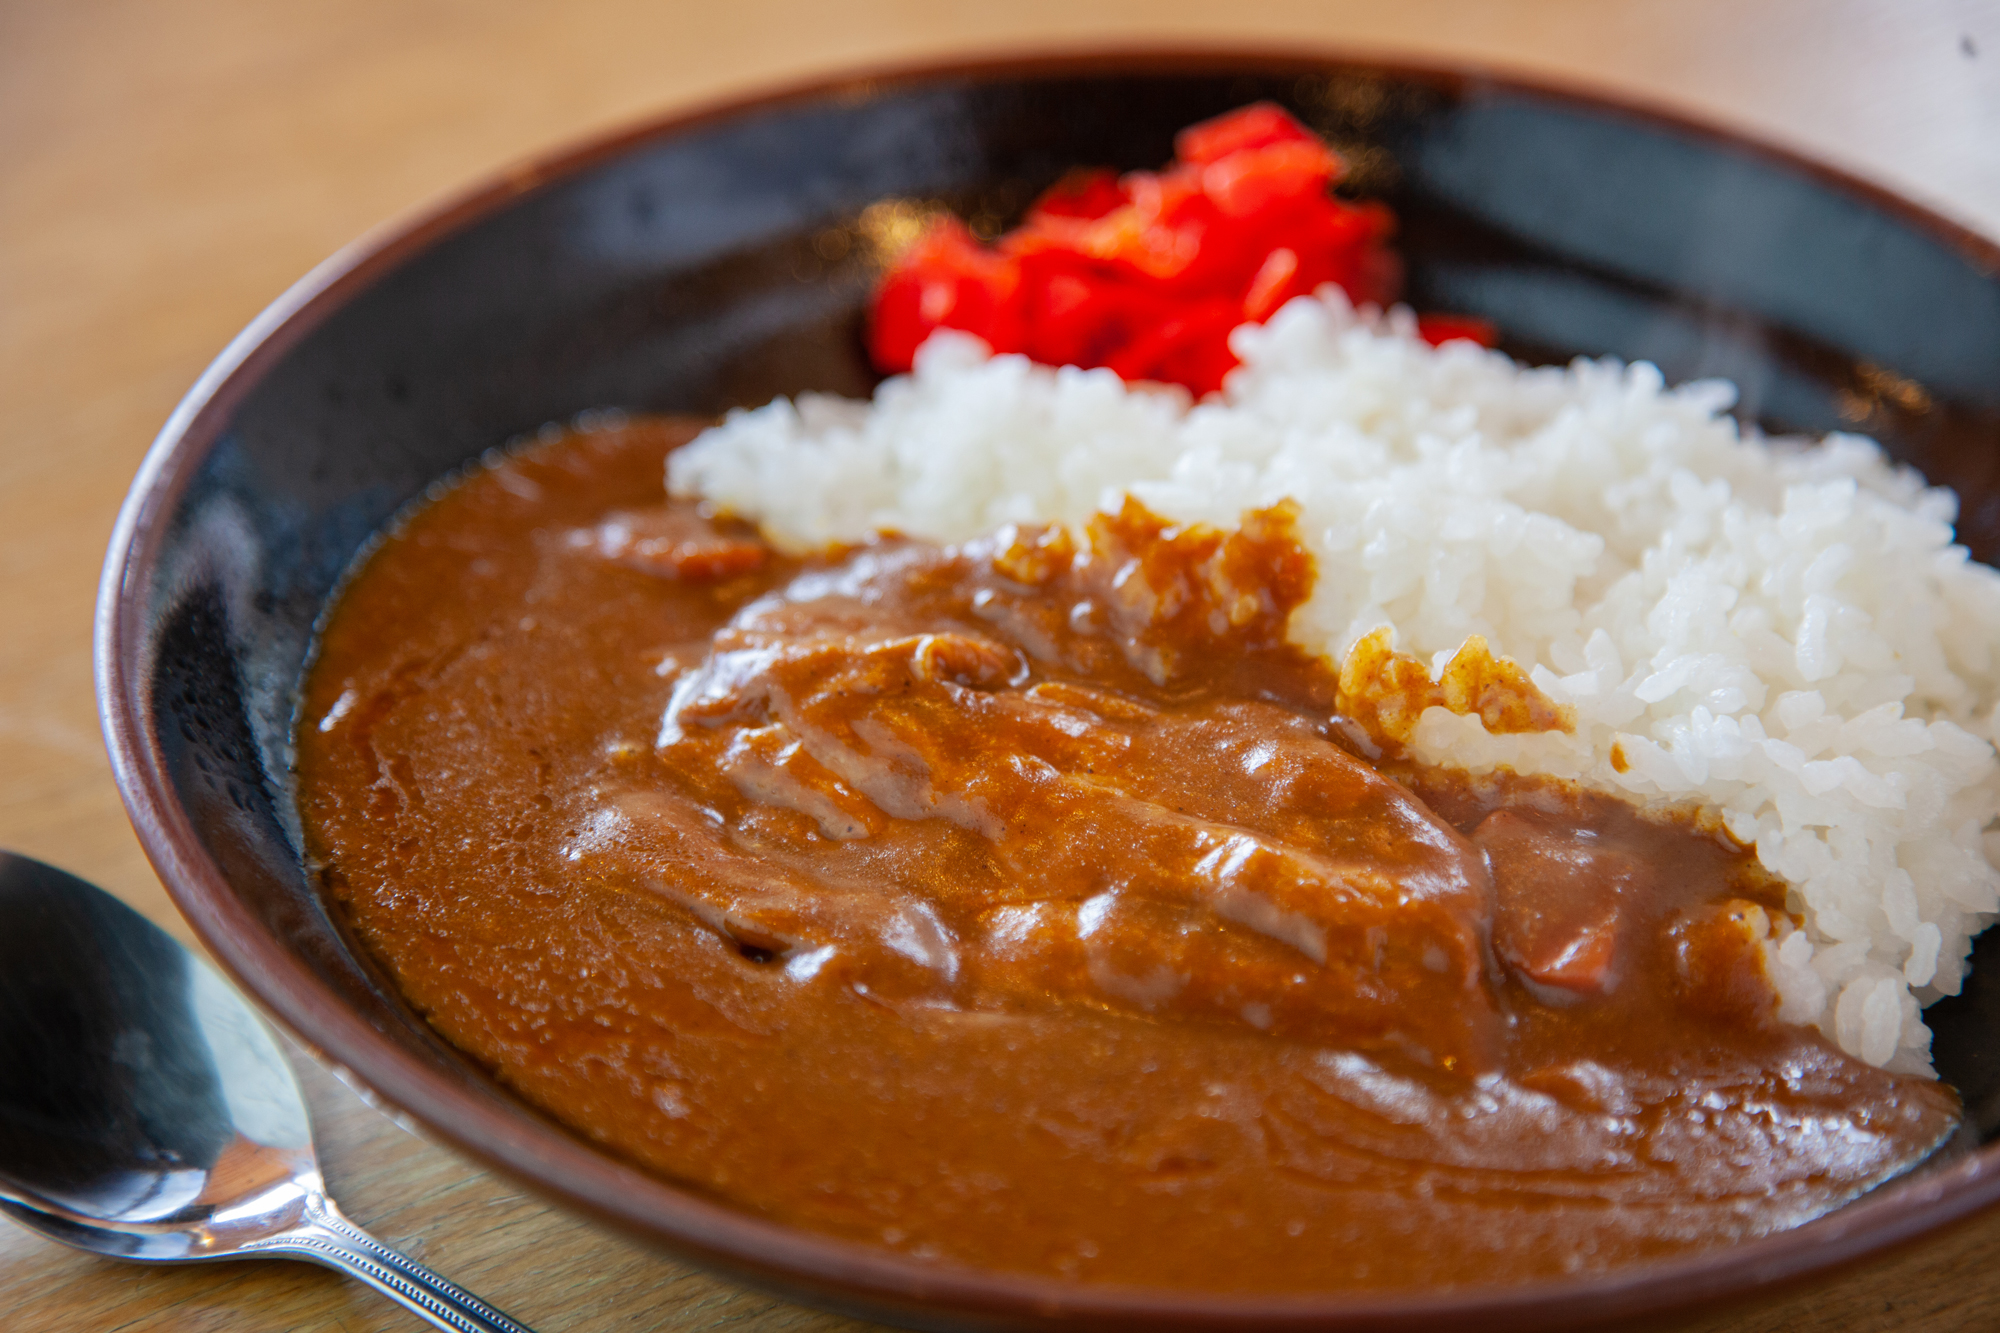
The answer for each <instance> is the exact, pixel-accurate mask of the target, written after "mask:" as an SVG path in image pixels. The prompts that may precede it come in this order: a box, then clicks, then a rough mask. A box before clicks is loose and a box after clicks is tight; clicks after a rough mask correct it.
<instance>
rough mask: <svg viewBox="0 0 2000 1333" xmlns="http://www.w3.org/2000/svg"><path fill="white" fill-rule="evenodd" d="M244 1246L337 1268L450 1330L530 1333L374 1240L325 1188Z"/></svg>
mask: <svg viewBox="0 0 2000 1333" xmlns="http://www.w3.org/2000/svg"><path fill="white" fill-rule="evenodd" d="M244 1249H245V1251H249V1250H252V1249H254V1250H257V1251H260V1252H262V1253H264V1254H285V1255H290V1256H292V1257H293V1258H296V1259H305V1260H308V1261H310V1262H312V1263H316V1264H323V1265H325V1266H326V1267H328V1268H333V1269H338V1270H339V1271H340V1272H343V1273H346V1274H347V1275H348V1276H350V1277H355V1278H359V1279H360V1280H361V1281H363V1282H366V1283H367V1284H368V1285H369V1286H371V1287H373V1288H375V1290H377V1291H379V1292H381V1293H382V1294H383V1295H384V1296H387V1297H388V1298H389V1299H390V1300H392V1301H395V1302H396V1303H397V1304H398V1305H401V1306H402V1307H403V1308H405V1309H407V1310H409V1311H411V1312H412V1313H414V1314H418V1315H421V1316H423V1317H424V1318H425V1319H427V1320H429V1321H430V1322H431V1323H433V1324H435V1325H436V1326H437V1327H439V1328H444V1329H450V1330H452V1333H534V1330H532V1329H530V1328H529V1327H528V1326H527V1325H525V1324H521V1323H517V1322H516V1321H514V1320H512V1319H509V1318H508V1317H507V1316H506V1315H504V1314H501V1313H500V1312H499V1311H498V1310H496V1309H494V1308H493V1307H492V1306H490V1305H488V1304H487V1303H486V1302H485V1301H482V1300H480V1299H479V1298H478V1297H477V1296H474V1295H473V1294H472V1293H471V1292H469V1291H467V1290H466V1289H465V1288H463V1287H461V1286H459V1285H458V1284H457V1283H455V1282H451V1281H449V1280H447V1279H445V1278H442V1277H439V1276H438V1275H437V1274H436V1273H433V1272H432V1271H431V1270H430V1269H428V1268H426V1267H424V1266H423V1265H422V1264H420V1263H418V1262H417V1261H416V1260H414V1259H412V1258H410V1257H409V1256H408V1255H406V1254H402V1253H400V1252H398V1251H396V1250H392V1249H390V1248H389V1247H388V1246H387V1245H384V1244H383V1243H382V1242H381V1241H379V1240H376V1239H375V1238H374V1237H373V1236H371V1235H369V1234H368V1233H367V1232H365V1231H363V1230H362V1229H361V1228H360V1227H357V1226H355V1225H354V1224H353V1223H352V1222H350V1221H348V1220H347V1219H346V1218H345V1217H343V1216H341V1214H340V1210H339V1209H337V1208H335V1207H334V1206H333V1200H331V1199H329V1198H327V1197H326V1196H325V1195H323V1194H313V1195H311V1196H309V1197H308V1198H307V1199H306V1203H305V1220H304V1221H303V1222H302V1223H300V1225H298V1226H296V1227H294V1228H293V1229H291V1230H290V1231H287V1232H285V1233H283V1234H282V1235H277V1236H272V1237H270V1238H269V1239H268V1240H265V1241H262V1242H259V1243H257V1244H255V1245H252V1246H245V1247H244Z"/></svg>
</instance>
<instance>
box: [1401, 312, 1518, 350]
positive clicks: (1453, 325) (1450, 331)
mask: <svg viewBox="0 0 2000 1333" xmlns="http://www.w3.org/2000/svg"><path fill="white" fill-rule="evenodd" d="M1417 336H1418V337H1419V338H1422V339H1423V340H1424V341H1425V342H1427V343H1429V344H1430V345H1431V346H1433V347H1442V346H1444V345H1445V344H1446V343H1448V342H1457V341H1459V340H1461V339H1463V340H1464V341H1466V342H1475V343H1478V344H1479V345H1480V346H1481V347H1491V346H1493V345H1494V344H1495V343H1497V342H1499V341H1500V335H1499V332H1498V330H1496V329H1495V328H1494V327H1493V321H1492V320H1490V319H1480V318H1478V317H1476V316H1474V315H1418V316H1417Z"/></svg>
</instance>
